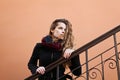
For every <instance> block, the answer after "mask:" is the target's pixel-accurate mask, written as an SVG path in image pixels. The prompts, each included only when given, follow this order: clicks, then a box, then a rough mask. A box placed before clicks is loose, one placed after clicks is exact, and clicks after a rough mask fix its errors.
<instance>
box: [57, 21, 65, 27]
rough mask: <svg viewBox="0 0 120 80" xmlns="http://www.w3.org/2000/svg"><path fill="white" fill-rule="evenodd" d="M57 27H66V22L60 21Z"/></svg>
mask: <svg viewBox="0 0 120 80" xmlns="http://www.w3.org/2000/svg"><path fill="white" fill-rule="evenodd" d="M57 27H62V28H66V24H65V23H63V22H58V25H57Z"/></svg>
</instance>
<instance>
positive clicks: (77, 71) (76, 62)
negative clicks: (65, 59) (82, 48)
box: [69, 55, 82, 76]
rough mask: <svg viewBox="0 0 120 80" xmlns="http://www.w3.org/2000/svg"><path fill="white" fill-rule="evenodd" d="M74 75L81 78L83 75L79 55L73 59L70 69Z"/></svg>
mask: <svg viewBox="0 0 120 80" xmlns="http://www.w3.org/2000/svg"><path fill="white" fill-rule="evenodd" d="M69 68H70V70H71V71H72V73H73V74H74V75H76V76H80V75H81V73H82V68H81V63H80V59H79V55H78V56H75V57H74V58H72V59H71V66H70V67H69Z"/></svg>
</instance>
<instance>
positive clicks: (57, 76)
mask: <svg viewBox="0 0 120 80" xmlns="http://www.w3.org/2000/svg"><path fill="white" fill-rule="evenodd" d="M56 73H57V75H56V78H57V79H56V80H59V65H58V66H57V72H56Z"/></svg>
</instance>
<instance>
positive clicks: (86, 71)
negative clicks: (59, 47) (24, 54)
mask: <svg viewBox="0 0 120 80" xmlns="http://www.w3.org/2000/svg"><path fill="white" fill-rule="evenodd" d="M119 31H120V25H119V26H117V27H115V28H114V29H112V30H110V31H108V32H106V33H105V34H103V35H101V36H100V37H98V38H96V39H94V40H93V41H91V42H89V43H87V44H86V45H84V46H82V47H80V48H78V49H77V50H75V51H74V52H73V53H72V55H71V57H70V58H69V59H71V58H73V57H75V56H77V55H80V56H81V55H82V54H83V55H84V56H85V62H83V63H82V64H81V66H82V69H83V70H82V71H83V72H82V74H81V75H80V76H77V77H76V76H74V75H72V74H71V71H70V72H68V73H66V74H70V75H72V77H73V80H77V79H79V80H97V77H98V75H97V74H100V75H99V79H98V80H110V79H107V78H106V75H105V73H106V71H105V69H106V67H105V65H106V63H107V62H108V63H109V64H108V63H107V64H108V66H109V68H110V69H115V71H114V72H115V73H116V75H115V76H117V77H116V79H117V80H120V51H119V46H120V42H119V41H118V40H117V37H118V36H116V34H117V33H118V32H119ZM110 37H113V44H114V45H113V46H112V47H109V48H108V49H106V50H105V51H103V52H101V53H98V54H97V55H95V56H94V57H93V58H89V55H90V53H89V49H91V48H92V47H94V46H95V45H97V44H98V43H101V42H103V41H104V40H106V39H109V38H110ZM111 50H113V51H114V52H113V54H112V55H110V56H109V57H108V58H104V55H106V54H107V53H109V51H111ZM97 58H99V62H98V63H96V62H95V63H96V64H95V65H94V66H92V67H91V66H90V65H91V64H90V63H91V62H92V61H96V59H97ZM66 61H67V60H66V59H64V58H63V57H61V58H60V59H59V60H57V61H55V62H53V63H52V64H50V65H48V66H47V67H46V68H45V69H46V72H49V71H50V70H52V69H54V68H55V67H57V66H59V65H60V64H63V63H65V62H66ZM77 68H79V67H77ZM77 68H76V69H77ZM108 72H109V71H108ZM39 76H42V75H40V74H38V73H35V74H33V75H31V76H29V77H27V78H26V79H24V80H35V79H36V78H37V77H39ZM58 79H60V78H58ZM58 79H57V80H58ZM111 80H112V79H111Z"/></svg>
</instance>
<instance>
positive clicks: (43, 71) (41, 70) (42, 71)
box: [36, 66, 45, 75]
mask: <svg viewBox="0 0 120 80" xmlns="http://www.w3.org/2000/svg"><path fill="white" fill-rule="evenodd" d="M36 72H38V73H40V74H42V75H43V74H44V73H45V67H43V66H40V67H39V68H37V70H36Z"/></svg>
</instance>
